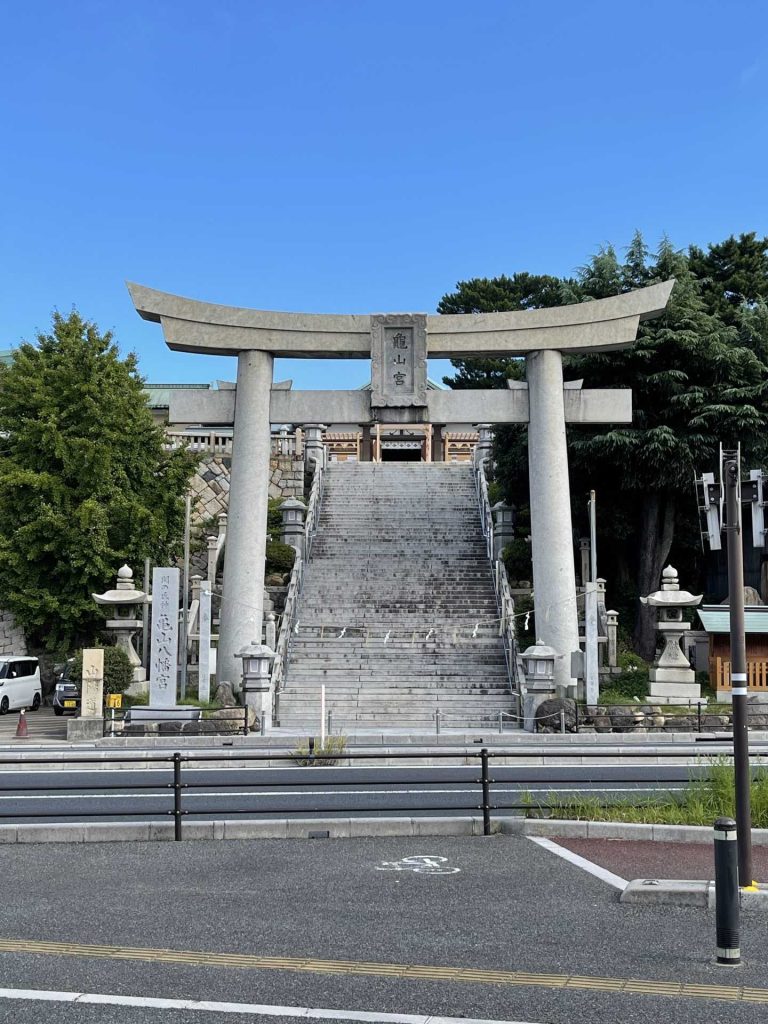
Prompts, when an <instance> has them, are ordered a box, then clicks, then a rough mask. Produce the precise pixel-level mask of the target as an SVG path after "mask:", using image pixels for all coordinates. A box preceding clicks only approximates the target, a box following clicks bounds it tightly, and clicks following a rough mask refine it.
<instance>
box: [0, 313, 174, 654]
mask: <svg viewBox="0 0 768 1024" xmlns="http://www.w3.org/2000/svg"><path fill="white" fill-rule="evenodd" d="M143 385H144V382H143V380H142V378H141V377H140V376H139V374H138V371H137V364H136V358H135V356H133V355H129V356H128V357H127V358H125V359H121V358H120V354H119V352H118V349H117V346H116V345H115V344H114V342H113V339H112V335H111V333H110V332H106V333H104V334H102V333H100V331H99V330H98V328H97V326H96V325H95V324H93V323H90V322H88V321H86V320H84V319H83V318H82V317H81V316H80V314H79V313H77V312H75V311H73V312H72V313H71V314H70V315H69V316H63V315H62V314H60V313H58V312H57V313H54V316H53V325H52V331H51V333H50V334H40V335H38V339H37V344H36V345H32V344H29V343H24V344H22V345H21V346H20V347H19V348H18V349H16V350H15V352H14V356H13V361H12V363H11V364H10V365H9V366H7V367H0V431H1V432H2V433H3V437H4V440H3V442H2V453H0V588H1V589H2V593H3V605H4V606H5V607H7V608H9V609H10V610H11V611H12V612H13V613H14V614H15V616H16V618H17V619H18V621H19V622H20V623H21V625H22V627H23V628H24V630H25V632H26V634H27V637H28V639H29V640H30V642H31V643H32V644H34V645H37V646H40V647H44V648H46V649H47V650H49V651H56V652H65V651H68V650H70V649H71V648H72V647H73V646H74V645H75V644H78V643H82V642H83V641H87V640H88V639H89V637H90V636H91V635H92V634H93V632H94V631H95V630H97V629H98V628H99V627H100V626H101V625H102V624H103V616H102V614H101V613H100V611H99V610H98V609H97V608H96V606H95V604H94V602H93V600H92V598H91V593H92V592H94V591H99V590H102V589H103V588H104V586H105V585H106V584H108V583H110V582H111V580H112V578H113V577H114V574H115V572H116V570H117V568H118V567H119V566H120V565H122V564H123V563H124V562H127V563H129V564H131V565H134V566H136V565H139V564H141V562H142V561H143V560H144V558H146V557H149V558H151V559H153V560H154V561H155V562H159V563H160V564H163V563H165V564H168V562H169V560H170V559H171V558H172V557H173V556H174V555H175V554H177V553H178V544H179V538H180V536H181V534H182V532H183V520H184V508H183V495H184V493H185V490H186V487H187V482H188V480H189V477H190V475H191V472H192V469H193V460H192V459H191V457H190V456H189V455H188V454H187V453H186V452H185V451H178V450H177V451H173V452H167V451H165V450H164V448H163V434H162V430H161V429H160V428H159V427H158V426H156V425H155V423H154V422H153V420H152V414H151V412H150V411H149V408H148V406H147V402H146V398H145V395H144V391H143Z"/></svg>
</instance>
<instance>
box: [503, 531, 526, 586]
mask: <svg viewBox="0 0 768 1024" xmlns="http://www.w3.org/2000/svg"><path fill="white" fill-rule="evenodd" d="M501 557H502V559H503V560H504V565H505V567H506V570H507V576H509V578H510V579H511V580H530V579H533V556H532V554H531V545H530V543H529V542H528V541H527V540H526V539H525V538H524V537H515V539H514V540H512V541H510V543H509V544H507V545H506V547H505V548H504V550H503V551H502V553H501Z"/></svg>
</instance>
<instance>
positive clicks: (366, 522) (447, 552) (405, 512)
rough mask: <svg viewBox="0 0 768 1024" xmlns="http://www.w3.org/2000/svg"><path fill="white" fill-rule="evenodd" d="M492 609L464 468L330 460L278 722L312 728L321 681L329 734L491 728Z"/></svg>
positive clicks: (496, 680) (496, 659) (498, 675)
mask: <svg viewBox="0 0 768 1024" xmlns="http://www.w3.org/2000/svg"><path fill="white" fill-rule="evenodd" d="M497 616H498V611H497V608H496V598H495V594H494V588H493V580H492V577H491V567H490V564H489V562H488V558H487V555H486V550H485V541H484V540H483V536H482V532H481V529H480V518H479V512H478V505H477V498H476V496H475V490H474V484H473V479H472V470H471V467H470V466H469V465H467V464H446V463H334V464H331V466H329V468H328V470H327V471H326V479H325V491H324V495H323V501H322V505H321V511H320V518H319V525H318V530H317V534H316V536H315V540H314V545H313V548H312V557H311V561H310V562H309V564H308V566H307V570H306V574H305V583H304V589H303V593H302V597H301V600H300V602H299V612H298V632H296V631H294V633H293V634H292V636H291V643H290V649H289V656H288V667H287V672H286V678H285V683H284V687H283V690H282V692H281V694H280V697H279V705H278V714H279V723H280V726H281V727H288V728H297V727H312V728H314V729H315V731H317V729H318V728H319V709H320V686H321V684H323V683H324V684H325V687H326V707H327V709H328V710H330V712H331V715H332V725H333V731H337V729H340V728H341V729H345V730H349V729H350V728H351V727H355V728H356V729H358V730H359V729H360V728H363V729H365V728H372V729H373V728H379V727H382V728H417V729H427V730H430V731H431V730H434V729H435V713H436V712H437V711H439V712H440V720H441V726H442V728H444V729H451V728H454V729H456V728H463V727H486V728H487V727H489V726H491V725H495V726H498V722H499V712H500V711H505V712H511V711H513V710H514V702H513V698H512V694H511V690H510V685H509V680H508V676H507V667H506V661H505V657H504V648H503V645H502V642H501V640H500V639H499V637H498V621H497ZM505 724H506V726H507V727H509V726H511V725H512V724H513V720H512V719H507V721H506V723H505Z"/></svg>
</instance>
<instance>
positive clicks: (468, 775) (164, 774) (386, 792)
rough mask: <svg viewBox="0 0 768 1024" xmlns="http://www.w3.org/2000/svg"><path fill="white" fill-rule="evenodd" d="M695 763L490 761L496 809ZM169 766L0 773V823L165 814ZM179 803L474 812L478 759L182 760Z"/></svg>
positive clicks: (224, 814) (610, 795) (685, 777)
mask: <svg viewBox="0 0 768 1024" xmlns="http://www.w3.org/2000/svg"><path fill="white" fill-rule="evenodd" d="M702 771H703V768H702V767H701V766H686V765H680V764H677V765H675V764H669V765H658V764H631V765H626V764H624V765H616V764H610V763H600V764H597V765H584V766H580V765H573V766H571V765H547V766H541V765H530V766H524V765H519V766H518V765H515V766H506V765H504V766H502V765H493V764H492V765H491V778H492V780H493V781H492V785H491V803H492V805H493V807H494V808H495V809H496V811H497V813H502V812H503V811H505V810H508V811H512V810H515V809H521V808H522V807H525V806H529V805H531V804H532V805H534V806H537V805H546V804H547V803H548V802H549V801H550V800H551V799H553V797H554V796H560V797H563V798H566V797H574V796H575V795H578V794H579V793H586V794H589V795H590V796H595V797H599V798H600V799H601V800H603V801H606V802H610V801H611V800H618V799H622V798H626V797H628V796H631V795H643V794H645V795H648V794H651V793H658V792H659V791H662V790H664V791H669V792H680V791H681V790H682V789H684V788H685V786H686V785H687V784H688V782H689V780H690V778H691V777H692V775H696V774H700V773H701V772H702ZM172 780H173V774H172V770H171V768H170V767H167V768H166V767H163V768H157V769H129V768H121V769H106V768H100V769H95V770H94V769H89V768H85V767H84V768H72V769H70V770H66V771H62V770H61V769H60V768H57V769H55V770H52V771H28V770H27V771H24V770H18V769H15V770H4V771H2V772H0V822H4V823H6V824H10V823H18V822H30V823H31V822H38V821H48V822H55V821H62V822H79V821H112V820H120V819H121V818H122V819H125V818H127V819H128V820H133V821H138V820H142V821H146V820H167V817H168V812H169V811H170V810H171V808H172V807H173V793H172V792H171V784H172ZM182 784H183V786H184V789H183V793H182V807H183V809H184V810H185V811H186V812H187V814H188V815H189V816H190V817H191V818H194V819H195V820H206V819H208V820H210V819H211V818H214V819H222V818H242V819H248V818H275V817H295V816H306V815H307V814H312V816H334V815H335V816H349V815H350V814H365V815H371V814H373V815H376V814H386V815H397V814H407V815H410V814H412V813H421V814H425V815H430V814H432V815H443V816H444V815H454V814H455V815H462V814H463V815H467V814H477V813H478V808H479V806H480V804H481V803H482V797H481V789H480V766H479V764H478V765H477V766H475V767H471V766H470V767H458V766H457V767H430V768H416V767H395V768H391V767H388V768H373V767H372V768H361V767H351V768H350V767H337V768H319V767H313V768H299V767H292V768H258V767H254V768H238V767H232V768H217V767H212V768H186V767H185V768H184V769H183V773H182Z"/></svg>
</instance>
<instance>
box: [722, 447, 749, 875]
mask: <svg viewBox="0 0 768 1024" xmlns="http://www.w3.org/2000/svg"><path fill="white" fill-rule="evenodd" d="M723 477H724V485H725V496H726V522H725V530H726V535H727V540H728V594H729V611H730V627H731V694H732V699H733V764H734V777H735V784H736V826H737V832H736V835H737V842H738V850H739V886H740V887H741V888H742V889H744V888H751V887H752V886H753V884H754V879H753V874H752V810H751V799H750V786H751V782H752V777H751V772H750V769H749V720H748V717H747V716H748V713H749V712H748V707H747V693H748V690H747V647H746V639H745V631H744V561H743V553H742V546H741V544H742V541H741V466H740V460H739V458H738V456H736V458H733V457H732V455H731V453H730V452H729V453H728V455H727V456H726V459H725V463H724V466H723Z"/></svg>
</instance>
